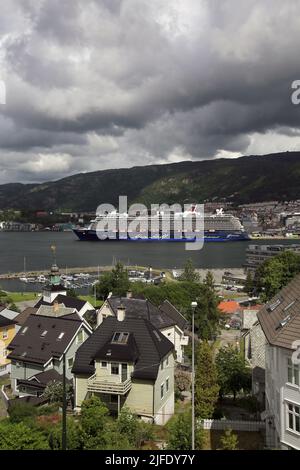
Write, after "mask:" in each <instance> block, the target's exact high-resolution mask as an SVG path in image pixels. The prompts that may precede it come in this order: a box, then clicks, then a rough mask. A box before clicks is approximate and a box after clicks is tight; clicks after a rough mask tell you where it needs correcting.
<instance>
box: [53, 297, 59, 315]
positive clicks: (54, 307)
mask: <svg viewBox="0 0 300 470" xmlns="http://www.w3.org/2000/svg"><path fill="white" fill-rule="evenodd" d="M53 310H54V312H55V313H57V312H58V310H59V303H58V302H57V300H54V302H53Z"/></svg>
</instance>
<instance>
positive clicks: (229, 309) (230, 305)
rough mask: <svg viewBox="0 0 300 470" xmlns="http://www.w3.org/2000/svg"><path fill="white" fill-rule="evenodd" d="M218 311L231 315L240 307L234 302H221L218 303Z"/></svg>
mask: <svg viewBox="0 0 300 470" xmlns="http://www.w3.org/2000/svg"><path fill="white" fill-rule="evenodd" d="M218 309H219V310H221V312H223V313H228V314H232V313H235V312H237V311H239V310H241V306H240V304H239V303H238V302H236V301H235V300H223V301H222V302H220V303H219V305H218Z"/></svg>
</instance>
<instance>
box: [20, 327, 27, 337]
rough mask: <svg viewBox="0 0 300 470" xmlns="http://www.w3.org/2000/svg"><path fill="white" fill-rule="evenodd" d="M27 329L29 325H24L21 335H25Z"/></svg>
mask: <svg viewBox="0 0 300 470" xmlns="http://www.w3.org/2000/svg"><path fill="white" fill-rule="evenodd" d="M27 330H28V326H24V328H23V330H22V331H21V335H25V333H26V331H27Z"/></svg>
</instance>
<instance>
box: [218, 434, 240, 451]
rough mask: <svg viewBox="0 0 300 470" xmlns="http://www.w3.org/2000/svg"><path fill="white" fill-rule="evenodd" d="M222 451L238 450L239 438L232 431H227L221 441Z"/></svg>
mask: <svg viewBox="0 0 300 470" xmlns="http://www.w3.org/2000/svg"><path fill="white" fill-rule="evenodd" d="M220 442H221V450H237V447H238V437H237V435H236V434H234V433H233V432H232V429H227V430H226V431H225V432H224V434H223V436H222V437H221V439H220Z"/></svg>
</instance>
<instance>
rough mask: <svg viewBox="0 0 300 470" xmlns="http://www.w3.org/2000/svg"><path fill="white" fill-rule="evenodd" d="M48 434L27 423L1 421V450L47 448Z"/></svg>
mask: <svg viewBox="0 0 300 470" xmlns="http://www.w3.org/2000/svg"><path fill="white" fill-rule="evenodd" d="M46 449H49V445H48V442H47V438H46V436H45V435H44V434H43V433H42V432H41V431H39V430H37V429H35V428H33V427H30V426H28V425H26V424H25V423H22V422H20V423H10V422H8V421H1V422H0V450H46Z"/></svg>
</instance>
